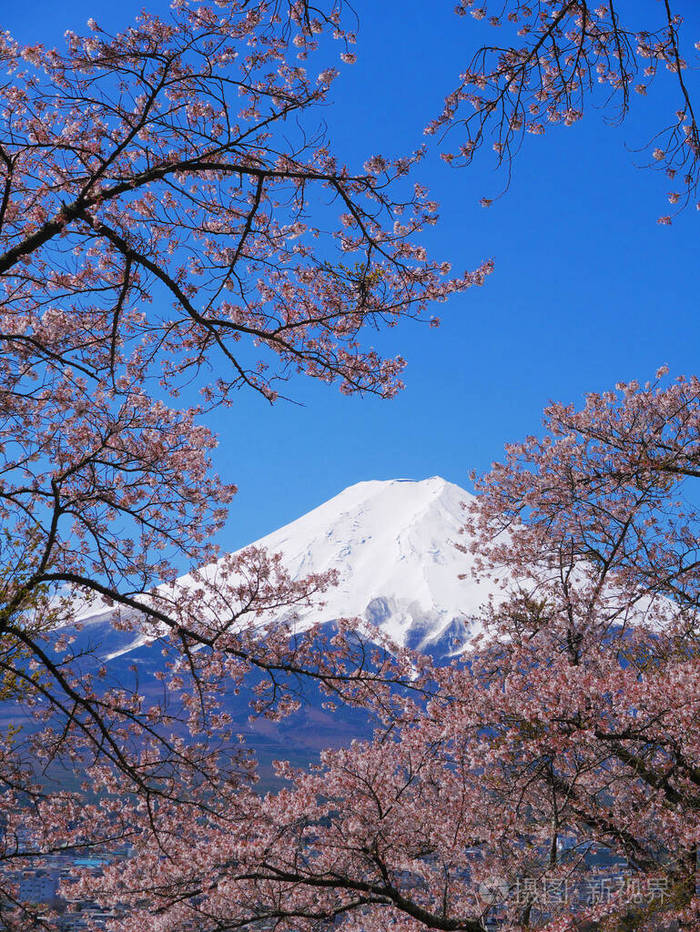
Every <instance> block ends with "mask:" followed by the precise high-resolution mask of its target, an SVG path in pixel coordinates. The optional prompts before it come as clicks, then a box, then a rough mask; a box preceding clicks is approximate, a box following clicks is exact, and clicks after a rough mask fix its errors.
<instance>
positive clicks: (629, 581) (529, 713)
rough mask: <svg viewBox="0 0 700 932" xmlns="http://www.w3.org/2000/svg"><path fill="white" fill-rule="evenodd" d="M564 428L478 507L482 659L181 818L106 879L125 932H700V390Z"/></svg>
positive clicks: (683, 390) (516, 455) (511, 465)
mask: <svg viewBox="0 0 700 932" xmlns="http://www.w3.org/2000/svg"><path fill="white" fill-rule="evenodd" d="M545 424H546V430H545V432H544V434H543V435H542V436H541V437H539V438H534V437H530V438H528V439H527V440H525V441H524V442H523V443H521V444H514V445H512V446H510V447H509V448H508V456H507V459H506V461H505V462H504V463H502V464H498V465H496V466H494V468H493V470H492V471H491V472H490V473H489V474H488V475H487V476H486V477H484V478H483V479H482V480H480V482H479V488H480V492H481V494H480V495H479V497H478V498H477V500H476V503H475V504H474V505H473V506H472V507H471V508H470V512H469V515H468V518H469V523H468V525H467V527H468V530H469V533H470V537H469V540H470V544H469V546H470V547H471V549H473V550H474V552H475V554H477V556H478V558H479V561H480V565H479V566H478V567H477V570H476V572H479V573H487V574H490V575H492V576H496V577H497V578H498V579H500V580H501V592H502V594H501V596H500V597H499V598H494V600H493V603H492V604H491V606H490V608H489V609H488V610H487V611H486V613H485V616H484V634H483V635H482V636H480V637H479V638H478V640H477V642H476V643H475V644H473V645H470V652H469V657H468V663H464V662H460V663H456V664H454V665H452V666H449V667H447V668H443V669H437V670H436V669H431V670H427V671H425V672H424V673H423V676H424V677H425V678H426V679H427V678H429V679H430V680H431V681H432V685H433V687H434V686H436V685H437V687H438V688H437V689H433V692H432V698H430V700H429V701H428V702H427V703H422V702H418V701H417V700H416V699H415V698H411V697H410V696H409V697H407V696H406V695H405V694H404V696H403V698H401V700H400V701H399V700H398V699H397V701H396V704H395V706H394V708H393V709H392V714H391V716H385V719H384V727H383V728H380V729H378V731H377V734H376V736H375V739H374V740H373V741H371V742H357V743H355V744H354V745H353V746H352V747H350V748H347V749H343V750H338V751H328V752H326V753H325V754H324V755H323V758H322V762H321V764H320V765H319V766H317V767H315V768H311V769H310V770H307V771H303V770H294V769H292V768H291V767H289V765H286V764H280V765H279V769H280V774H281V775H282V776H284V777H285V778H286V779H287V781H288V785H287V788H286V789H284V790H282V791H281V792H279V793H277V794H270V795H268V796H267V797H265V798H259V797H254V796H252V795H251V796H250V797H249V798H245V799H243V798H238V800H237V801H236V802H235V803H234V802H233V801H232V802H231V804H230V806H227V807H226V810H225V812H220V813H217V814H216V815H213V816H211V817H207V818H203V817H202V815H201V812H198V813H197V815H196V817H195V816H193V817H192V818H191V819H190V821H189V822H188V823H187V829H186V831H185V832H184V833H183V832H182V824H181V823H180V822H178V821H177V820H178V816H177V814H176V811H175V810H174V809H172V810H170V811H167V812H166V811H161V813H160V817H162V818H163V825H162V830H161V831H155V832H154V831H153V830H152V827H145V826H144V829H143V831H142V833H141V835H140V837H139V838H138V839H135V840H134V852H135V853H134V857H133V858H132V859H131V861H130V862H129V863H126V864H124V863H119V864H117V865H114V866H113V867H112V868H111V869H108V870H107V871H106V873H105V876H104V878H102V880H101V881H98V886H99V885H100V884H102V890H101V893H100V895H101V896H106V897H107V899H108V901H116V902H122V903H123V902H128V903H130V904H131V907H132V911H129V913H128V915H127V916H126V917H125V918H124V919H123V920H122V921H121V922H120V923H117V924H116V925H115V928H116V929H119V930H120V932H131V930H135V929H138V928H154V929H156V928H157V929H158V930H159V932H174V930H176V929H184V928H196V929H198V930H201V932H209V930H212V932H213V930H222V929H231V928H245V927H248V926H251V925H255V924H256V923H258V922H263V921H266V922H270V923H274V924H275V927H276V928H279V929H304V930H307V929H308V930H311V929H316V928H319V927H320V928H323V927H327V926H328V924H330V923H333V925H334V927H335V926H336V925H338V924H339V923H340V924H342V926H343V927H344V928H348V929H364V930H368V929H370V930H375V929H377V930H385V929H407V930H408V929H410V930H419V929H426V928H427V929H441V930H445V932H451V930H469V932H477V930H483V929H484V928H485V924H484V923H485V922H486V921H487V919H488V918H489V917H490V918H491V919H493V920H494V921H497V922H498V927H499V928H504V929H510V930H518V932H523V930H526V929H537V930H547V932H555V930H556V932H564V930H567V932H573V930H575V929H581V928H584V927H585V928H591V929H592V928H597V929H614V930H617V932H622V930H628V932H631V930H635V932H644V930H650V929H658V928H659V927H660V926H659V924H660V923H662V922H664V921H669V920H671V919H674V920H676V922H677V923H678V927H679V928H682V929H695V928H697V923H698V919H699V918H700V902H698V898H697V896H696V893H695V885H696V865H697V850H698V849H697V846H698V839H699V837H700V822H699V819H698V813H699V811H700V795H699V788H700V772H699V771H698V760H700V753H699V752H700V746H699V744H698V735H699V730H698V723H699V722H700V688H699V687H700V664H699V663H698V611H697V609H698V594H699V590H698V581H699V579H700V575H699V573H698V567H699V565H700V564H699V563H698V552H699V549H700V548H699V543H700V541H699V539H698V526H699V525H698V511H697V506H696V505H695V504H694V503H693V496H692V493H691V490H690V488H686V485H687V482H688V480H689V479H693V478H697V476H698V474H699V473H700V469H699V463H698V456H699V452H700V451H699V449H698V438H699V437H700V431H699V427H700V381H698V379H696V378H692V379H687V380H686V379H678V380H677V381H676V382H674V383H671V384H665V383H659V382H656V383H653V384H647V385H645V386H639V385H636V384H627V385H621V386H619V387H618V391H617V392H608V393H604V394H602V395H597V394H596V395H590V396H589V397H588V398H587V400H586V404H585V406H584V408H583V409H581V410H576V409H575V408H574V407H572V406H564V405H559V404H555V405H552V406H551V407H550V408H549V409H548V410H547V412H546V422H545ZM425 685H426V688H427V687H428V685H429V684H428V683H427V682H426V684H425ZM253 813H254V815H252V814H253ZM251 816H252V817H251ZM83 884H84V887H83V889H84V891H85V893H86V894H87V893H88V892H89V891H92V895H94V890H95V886H94V885H95V880H94V879H92V880H91V879H89V878H86V879H85V880H84V881H83ZM586 922H587V923H589V925H588V926H585V925H584V923H586Z"/></svg>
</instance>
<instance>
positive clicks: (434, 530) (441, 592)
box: [255, 476, 489, 655]
mask: <svg viewBox="0 0 700 932" xmlns="http://www.w3.org/2000/svg"><path fill="white" fill-rule="evenodd" d="M472 499H473V496H471V495H470V494H469V493H468V492H466V491H465V490H464V489H461V488H460V487H459V486H457V485H454V484H453V483H451V482H447V481H446V480H445V479H441V478H440V477H439V476H433V477H432V478H430V479H424V480H422V481H413V480H409V479H392V480H388V481H384V482H382V481H369V482H358V483H357V484H356V485H352V486H350V487H349V488H347V489H345V490H344V491H343V492H340V494H338V495H336V496H335V497H334V498H332V499H330V500H329V501H327V502H324V504H322V505H319V506H318V508H314V509H313V510H312V511H310V512H308V513H307V514H305V515H303V516H302V517H301V518H298V519H297V520H296V521H293V522H292V523H291V524H287V525H285V526H284V527H282V528H280V529H279V530H277V531H274V532H273V533H272V534H268V535H267V536H266V537H263V538H261V539H260V540H257V541H255V546H257V547H262V548H265V549H267V550H268V551H270V552H271V553H276V552H280V553H282V554H283V555H284V563H285V565H286V567H287V569H288V570H289V572H290V573H291V574H292V576H294V577H295V578H298V577H301V576H305V575H307V574H308V573H312V572H324V571H326V570H329V569H334V570H337V571H338V573H339V577H340V579H339V584H338V586H337V587H334V588H332V589H331V590H330V591H329V592H328V593H327V594H326V595H325V597H324V603H325V604H324V607H323V608H322V610H321V613H322V617H319V613H318V609H311V610H307V611H306V612H303V611H302V612H301V614H300V616H299V621H300V623H301V626H302V627H306V626H307V625H310V624H313V623H316V622H324V621H330V620H333V619H336V618H341V617H344V618H347V617H362V618H364V619H366V620H367V621H369V622H372V623H373V624H375V625H377V626H378V627H379V628H380V629H381V630H382V631H384V632H385V633H386V634H387V635H389V637H391V638H392V639H393V640H394V641H396V642H397V643H399V644H400V645H403V646H409V647H412V648H415V649H418V650H426V651H430V652H431V653H433V652H435V653H439V654H441V655H444V654H447V653H451V652H452V650H453V649H454V648H455V647H456V646H457V645H463V643H464V641H465V639H466V638H467V637H468V634H469V631H470V628H471V627H472V619H473V618H474V616H475V615H476V614H477V612H478V609H479V606H480V605H481V604H482V603H484V602H485V601H486V599H487V598H488V594H489V589H488V588H487V587H486V586H485V585H484V584H483V583H481V584H479V583H476V582H475V581H474V580H472V579H469V578H467V579H460V578H459V576H460V574H463V573H467V574H468V573H469V569H470V564H471V561H470V558H469V557H468V556H466V555H465V554H463V553H461V552H460V551H458V550H457V548H456V547H455V543H456V542H457V541H459V540H460V539H461V541H462V542H463V541H464V537H463V536H461V535H460V529H461V527H462V526H463V524H464V508H463V503H465V502H467V501H470V500H472Z"/></svg>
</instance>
